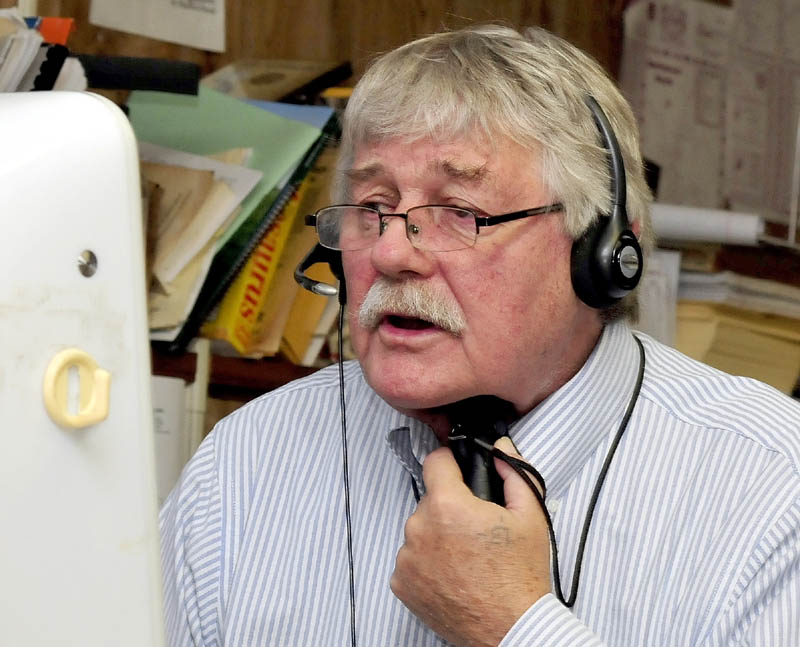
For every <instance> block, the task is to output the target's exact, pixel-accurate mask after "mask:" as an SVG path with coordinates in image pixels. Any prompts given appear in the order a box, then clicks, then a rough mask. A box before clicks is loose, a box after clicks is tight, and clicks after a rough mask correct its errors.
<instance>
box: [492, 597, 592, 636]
mask: <svg viewBox="0 0 800 647" xmlns="http://www.w3.org/2000/svg"><path fill="white" fill-rule="evenodd" d="M527 645H536V646H537V647H603V645H604V643H603V641H602V640H600V638H598V637H597V636H596V635H595V634H594V633H593V632H592V630H591V629H589V628H588V627H587V626H586V625H585V624H583V623H582V622H581V621H580V620H578V619H577V618H576V617H575V615H574V614H573V613H572V612H571V611H570V610H569V609H567V607H565V606H564V605H563V604H561V602H559V601H558V598H556V596H555V595H553V594H552V593H548V594H547V595H545V596H543V597H541V598H539V600H537V601H536V603H534V604H533V605H532V606H531V607H530V608H529V609H528V610H527V611H526V612H525V613H524V614H523V615H522V617H521V618H519V620H517V622H516V623H515V624H514V626H513V627H511V630H510V631H509V632H508V633H507V634H506V636H505V638H503V641H502V642H501V643H500V647H523V646H527Z"/></svg>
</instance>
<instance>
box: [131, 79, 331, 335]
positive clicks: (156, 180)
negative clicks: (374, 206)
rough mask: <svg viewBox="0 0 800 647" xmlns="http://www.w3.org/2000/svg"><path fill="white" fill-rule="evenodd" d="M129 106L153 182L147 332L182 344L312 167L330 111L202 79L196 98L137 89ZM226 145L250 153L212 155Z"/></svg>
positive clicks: (226, 148) (145, 169)
mask: <svg viewBox="0 0 800 647" xmlns="http://www.w3.org/2000/svg"><path fill="white" fill-rule="evenodd" d="M128 108H129V114H130V119H131V123H132V125H133V128H134V131H135V133H136V136H137V138H138V140H139V142H140V151H141V153H140V154H141V159H142V170H143V176H144V177H145V178H146V179H147V180H148V181H149V184H148V186H151V188H152V191H151V193H150V194H149V200H148V202H149V204H150V207H151V208H150V214H151V219H150V220H151V221H150V223H149V226H150V231H151V236H150V239H151V240H152V241H153V245H152V249H151V255H150V257H151V269H152V282H151V285H152V289H151V299H150V317H151V320H150V322H151V329H152V331H153V332H152V336H153V338H154V339H159V340H164V341H167V342H170V343H171V344H173V346H181V345H185V344H186V343H188V341H190V340H191V338H193V337H194V336H195V335H196V334H197V333H198V331H199V329H200V326H201V325H202V324H203V323H204V322H205V321H206V319H207V318H208V317H209V315H211V314H212V311H213V309H214V308H215V307H216V306H217V305H218V304H219V303H220V301H221V300H222V298H223V296H224V294H225V292H226V290H227V289H228V288H229V286H231V284H232V283H233V281H234V280H235V279H236V276H237V274H239V273H240V270H241V269H242V267H243V266H244V265H245V263H246V262H247V260H248V258H249V257H250V255H251V253H252V252H253V250H254V249H257V247H258V245H259V243H260V242H261V240H262V238H263V237H264V236H265V235H266V233H267V232H268V230H269V228H270V226H272V224H273V223H274V221H275V219H276V218H277V216H278V214H279V213H280V212H281V210H282V208H283V206H284V204H285V203H286V201H287V200H288V198H289V197H290V196H291V194H292V193H293V192H294V190H295V188H296V186H297V184H298V183H299V178H300V177H302V176H303V175H305V172H307V170H308V168H310V165H311V163H312V162H313V160H314V159H315V158H316V155H317V154H318V153H319V150H320V146H319V143H320V140H321V135H322V131H323V126H324V125H325V123H326V122H327V120H329V119H330V117H331V115H332V110H330V109H328V108H324V107H320V106H293V107H290V108H285V107H276V106H269V105H251V104H250V103H248V102H246V101H243V100H240V99H236V98H233V97H230V96H227V95H224V94H221V93H219V92H215V91H214V90H211V89H209V88H206V87H202V86H201V88H200V92H199V95H198V96H196V97H195V96H185V95H176V94H167V93H159V92H133V93H132V94H131V96H130V98H129V101H128ZM287 110H289V111H290V113H287ZM276 112H280V113H281V114H276ZM323 113H324V114H323ZM286 114H292V115H293V116H294V117H295V118H288V117H287V116H285V115H286ZM298 117H301V118H298ZM231 150H239V151H241V150H249V151H251V154H250V155H249V158H248V160H247V161H246V162H245V161H244V160H238V163H237V164H235V165H230V164H224V163H221V162H219V161H212V160H211V159H209V156H216V155H218V154H219V153H220V152H224V151H231Z"/></svg>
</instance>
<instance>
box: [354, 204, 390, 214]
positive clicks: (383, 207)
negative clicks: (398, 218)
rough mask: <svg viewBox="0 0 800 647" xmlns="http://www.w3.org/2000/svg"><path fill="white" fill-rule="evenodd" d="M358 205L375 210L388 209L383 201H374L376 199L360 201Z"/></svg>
mask: <svg viewBox="0 0 800 647" xmlns="http://www.w3.org/2000/svg"><path fill="white" fill-rule="evenodd" d="M359 205H360V206H362V207H367V209H375V210H376V211H382V212H386V211H387V210H388V207H387V205H386V204H384V203H383V202H376V201H370V202H360V203H359Z"/></svg>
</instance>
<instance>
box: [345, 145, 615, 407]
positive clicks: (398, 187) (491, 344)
mask: <svg viewBox="0 0 800 647" xmlns="http://www.w3.org/2000/svg"><path fill="white" fill-rule="evenodd" d="M349 176H350V179H351V191H350V198H351V201H352V202H353V203H356V204H368V205H372V206H378V207H379V208H380V210H381V211H382V212H384V213H403V212H406V211H407V210H408V209H410V208H411V207H415V206H419V205H426V204H444V205H453V206H458V207H465V208H468V209H472V210H475V211H476V212H479V213H480V214H481V215H496V214H501V213H507V212H511V211H517V210H521V209H530V208H533V207H537V206H541V205H546V204H550V203H551V202H555V201H556V200H555V199H554V198H555V196H553V195H550V194H549V193H548V192H547V191H546V189H545V187H543V186H542V184H541V181H540V180H539V172H538V167H537V165H536V163H535V161H534V160H533V159H532V155H531V154H530V153H529V152H527V151H525V150H524V149H522V148H521V147H520V146H518V145H517V144H515V143H514V142H512V141H510V140H508V139H503V138H496V139H495V140H494V141H493V142H492V143H489V142H485V141H482V140H481V139H478V140H470V141H468V140H460V141H455V142H449V143H442V142H434V141H432V140H428V139H423V140H418V141H415V142H408V141H404V140H400V139H390V140H384V141H380V142H376V143H373V144H369V145H365V146H362V147H361V148H360V149H359V150H357V151H356V156H355V161H354V165H353V169H351V170H350V172H349ZM561 218H562V214H560V213H548V214H545V215H541V216H533V217H530V218H525V219H522V220H516V221H512V222H508V223H504V224H500V225H496V226H492V227H487V228H482V229H481V230H480V234H479V235H478V239H477V242H476V243H475V245H474V246H473V247H470V248H468V249H462V250H458V251H447V252H429V251H422V250H419V249H416V248H415V247H413V246H412V244H411V243H410V242H409V240H408V238H407V236H406V229H405V224H404V221H403V220H402V219H400V218H389V219H386V220H385V223H386V227H385V229H384V231H383V233H382V235H381V236H380V237H379V238H378V239H377V241H376V242H375V243H374V245H373V246H372V247H370V248H368V249H364V250H360V251H351V252H344V253H343V264H344V272H345V278H346V281H347V291H348V315H349V320H350V332H351V340H352V343H353V346H354V348H355V350H356V353H357V355H358V357H359V360H360V362H361V364H362V366H363V369H364V373H365V375H366V378H367V380H368V382H369V384H370V385H371V386H372V387H373V388H374V389H375V390H376V391H377V393H378V394H379V395H380V396H381V397H383V398H384V399H385V400H386V401H387V402H389V403H390V404H391V405H392V406H394V407H396V408H398V409H401V410H405V411H410V412H414V411H420V410H425V409H429V408H432V407H436V406H441V405H443V404H447V403H449V402H454V401H456V400H460V399H463V398H467V397H470V396H473V395H483V394H491V395H497V396H499V397H501V398H503V399H506V400H509V401H511V402H512V403H514V404H515V405H516V407H517V410H518V411H519V412H520V413H523V412H525V411H528V410H530V409H531V408H532V407H533V406H535V404H537V403H538V402H539V401H541V400H542V399H544V398H545V397H546V396H547V395H549V394H550V393H551V392H552V391H554V390H555V389H556V388H558V387H559V386H560V385H561V384H563V383H564V382H565V381H566V380H568V379H569V378H570V377H571V376H572V375H573V374H574V373H575V372H576V371H577V369H578V368H580V366H581V365H582V363H583V361H585V359H586V357H587V356H588V354H589V352H590V351H591V348H592V347H593V345H594V343H595V341H596V340H597V337H598V335H599V333H600V329H601V326H600V322H599V317H598V316H597V313H596V312H595V311H593V310H591V309H590V308H588V307H587V306H585V305H583V304H582V303H580V302H579V301H578V299H577V297H576V296H575V294H574V292H573V290H572V286H571V282H570V250H571V246H572V241H571V239H570V238H569V237H568V236H567V235H566V234H565V233H564V232H563V231H562V228H561V225H560V219H561ZM376 282H379V283H380V282H387V283H389V284H390V285H398V284H406V283H407V284H408V285H409V287H411V288H412V291H413V292H414V293H415V294H416V293H417V292H419V295H421V296H420V298H421V299H422V300H423V301H427V302H431V301H435V302H436V303H437V304H439V305H440V306H441V307H440V308H439V309H440V310H444V311H445V312H449V313H451V314H453V315H454V316H455V318H456V320H459V321H460V331H458V332H452V331H450V330H447V329H446V327H447V325H446V324H444V323H440V325H434V324H431V323H430V322H429V321H426V319H432V318H433V316H432V315H431V316H428V315H427V314H424V313H426V312H427V310H428V309H427V308H426V307H424V308H422V310H421V312H422V313H423V314H422V315H420V314H419V313H420V309H419V308H417V309H413V308H410V306H409V305H408V304H404V305H403V304H401V303H400V302H393V301H392V300H391V299H390V300H389V305H384V306H378V312H377V314H376V315H375V316H374V317H373V318H372V320H371V321H366V320H364V319H363V318H362V319H361V320H359V316H358V313H359V310H360V309H361V308H362V304H363V303H364V300H365V298H366V296H367V294H368V292H369V290H370V288H371V287H372V286H373V284H375V283H376ZM420 317H421V318H420Z"/></svg>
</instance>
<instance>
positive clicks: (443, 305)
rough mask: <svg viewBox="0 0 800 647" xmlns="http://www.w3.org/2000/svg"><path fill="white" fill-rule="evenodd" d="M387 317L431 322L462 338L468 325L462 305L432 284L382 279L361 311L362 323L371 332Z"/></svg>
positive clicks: (369, 295) (369, 293)
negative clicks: (397, 316)
mask: <svg viewBox="0 0 800 647" xmlns="http://www.w3.org/2000/svg"><path fill="white" fill-rule="evenodd" d="M387 314H392V315H399V316H402V317H409V318H413V319H422V320H424V321H429V322H430V323H432V324H433V325H434V326H437V327H438V328H441V329H442V330H445V331H447V332H449V333H451V334H452V335H455V336H460V335H461V334H462V333H463V332H464V328H466V325H467V324H466V320H465V318H464V313H463V312H462V310H461V307H460V306H459V305H458V303H456V302H455V301H454V300H453V298H452V297H450V296H446V295H444V294H441V293H440V292H439V291H438V290H435V289H433V288H432V287H431V286H430V285H429V284H427V283H425V282H422V281H409V280H405V281H396V280H392V279H388V278H386V277H380V278H378V280H377V281H375V283H373V284H372V286H371V287H370V289H369V291H368V292H367V295H366V296H365V297H364V301H363V302H362V304H361V307H360V308H359V309H358V323H359V324H360V325H361V326H362V327H364V328H366V329H368V330H369V329H372V328H375V327H377V326H378V324H379V323H380V322H381V320H382V319H383V318H384V316H386V315H387Z"/></svg>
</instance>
